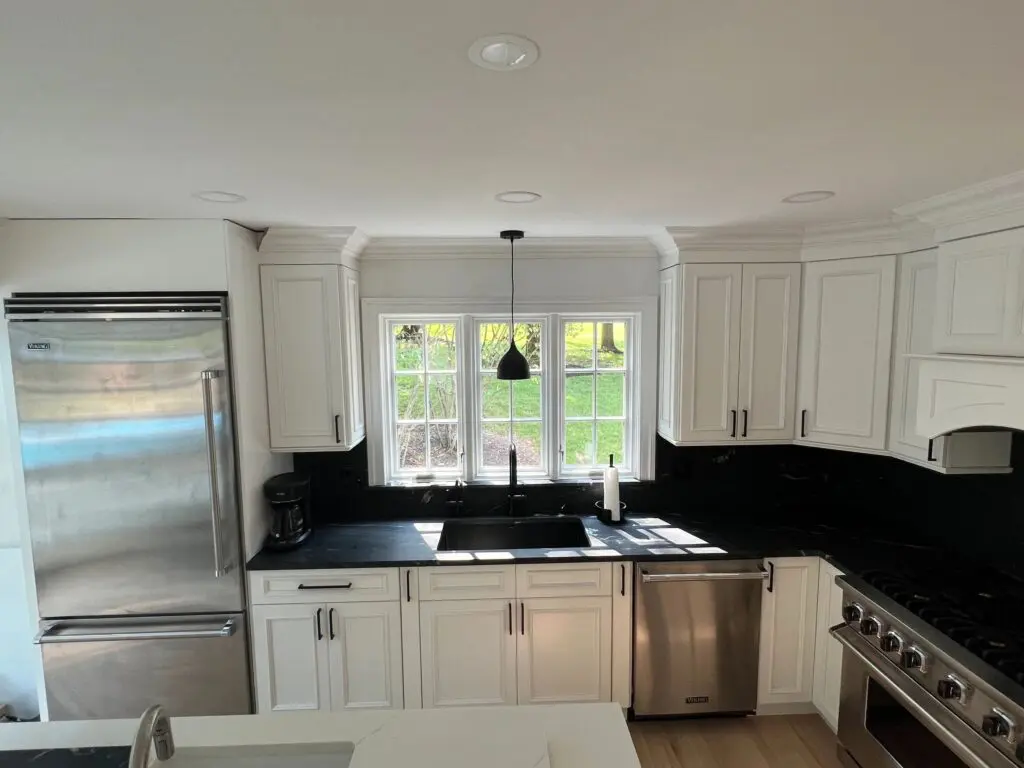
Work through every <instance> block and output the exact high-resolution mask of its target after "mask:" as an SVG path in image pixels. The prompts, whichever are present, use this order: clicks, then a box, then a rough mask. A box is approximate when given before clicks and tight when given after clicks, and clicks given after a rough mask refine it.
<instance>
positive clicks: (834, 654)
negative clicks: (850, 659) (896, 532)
mask: <svg viewBox="0 0 1024 768" xmlns="http://www.w3.org/2000/svg"><path fill="white" fill-rule="evenodd" d="M842 575H843V574H842V571H840V570H838V569H837V568H835V567H834V566H832V565H829V564H828V563H826V562H825V561H821V564H820V567H819V572H818V611H817V620H816V622H815V630H814V635H815V641H814V691H813V694H812V699H811V700H812V702H813V703H814V707H815V709H817V710H818V712H819V713H820V714H821V716H822V717H823V718H824V719H825V722H826V723H828V724H829V727H831V728H832V730H833V731H835V730H836V729H837V728H838V727H839V686H840V684H841V683H842V678H843V647H842V646H841V645H840V644H839V641H838V640H836V639H835V638H833V637H832V635H830V634H829V629H830V628H831V627H833V626H835V625H836V624H839V623H840V622H841V621H842V620H843V590H842V589H841V588H840V587H839V586H838V585H837V584H836V576H842Z"/></svg>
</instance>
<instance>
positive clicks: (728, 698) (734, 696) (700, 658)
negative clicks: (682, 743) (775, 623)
mask: <svg viewBox="0 0 1024 768" xmlns="http://www.w3.org/2000/svg"><path fill="white" fill-rule="evenodd" d="M763 581H764V572H763V570H762V569H761V567H760V561H755V560H718V561H705V562H685V561H684V562H673V563H638V564H637V566H636V578H635V584H636V603H635V609H634V611H635V613H634V620H635V632H634V653H633V711H634V714H636V715H637V716H640V717H643V716H656V715H693V714H705V713H709V712H753V711H754V709H755V708H756V707H757V670H758V649H759V641H760V633H761V590H762V588H763V587H762V584H763Z"/></svg>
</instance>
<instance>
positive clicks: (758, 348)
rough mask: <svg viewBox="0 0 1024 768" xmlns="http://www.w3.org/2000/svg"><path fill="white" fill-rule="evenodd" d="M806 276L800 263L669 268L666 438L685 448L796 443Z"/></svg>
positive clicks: (663, 405) (664, 298)
mask: <svg viewBox="0 0 1024 768" xmlns="http://www.w3.org/2000/svg"><path fill="white" fill-rule="evenodd" d="M679 270H681V272H680V271H679ZM799 279H800V265H799V264H684V265H683V266H682V267H671V268H669V269H667V270H664V271H663V272H662V281H661V310H660V312H661V315H660V325H661V341H660V351H661V357H662V359H661V368H660V372H659V375H660V378H659V408H658V413H659V418H658V429H659V432H660V434H661V435H662V437H665V438H666V439H667V440H669V441H671V442H673V443H675V444H677V445H684V444H692V443H729V442H732V441H736V440H751V441H757V440H760V441H768V442H779V441H787V440H791V439H792V438H793V430H794V418H793V417H794V394H795V368H796V352H797V329H798V307H799V290H798V286H799Z"/></svg>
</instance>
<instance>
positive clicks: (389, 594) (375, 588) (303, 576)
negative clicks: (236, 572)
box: [249, 568, 399, 605]
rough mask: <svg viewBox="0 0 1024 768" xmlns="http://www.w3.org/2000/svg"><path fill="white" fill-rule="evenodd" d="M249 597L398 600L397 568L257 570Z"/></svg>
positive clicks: (261, 601)
mask: <svg viewBox="0 0 1024 768" xmlns="http://www.w3.org/2000/svg"><path fill="white" fill-rule="evenodd" d="M249 599H250V600H251V601H252V603H253V605H272V604H278V603H359V602H367V601H371V600H378V601H386V600H398V599H399V594H398V569H397V568H352V569H344V570H317V571H254V572H252V573H250V574H249Z"/></svg>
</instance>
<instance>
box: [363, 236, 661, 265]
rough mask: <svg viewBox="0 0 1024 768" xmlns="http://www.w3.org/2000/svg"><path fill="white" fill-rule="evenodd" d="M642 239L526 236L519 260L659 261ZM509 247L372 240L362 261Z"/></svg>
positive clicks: (462, 255) (496, 254)
mask: <svg viewBox="0 0 1024 768" xmlns="http://www.w3.org/2000/svg"><path fill="white" fill-rule="evenodd" d="M657 255H658V252H657V249H656V248H655V246H654V244H653V243H651V241H650V240H648V239H646V238H642V237H532V238H531V237H526V238H523V239H522V240H517V241H516V258H517V259H527V260H529V259H551V258H566V259H569V258H591V259H593V258H655V257H657ZM508 257H509V245H508V243H507V242H506V241H504V240H500V239H498V238H494V237H383V238H379V239H374V240H372V241H371V242H370V243H369V244H368V245H367V246H366V248H365V250H364V251H363V252H362V259H363V260H364V261H368V260H378V259H379V260H399V261H408V260H416V259H433V260H437V259H455V260H457V259H507V258H508Z"/></svg>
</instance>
